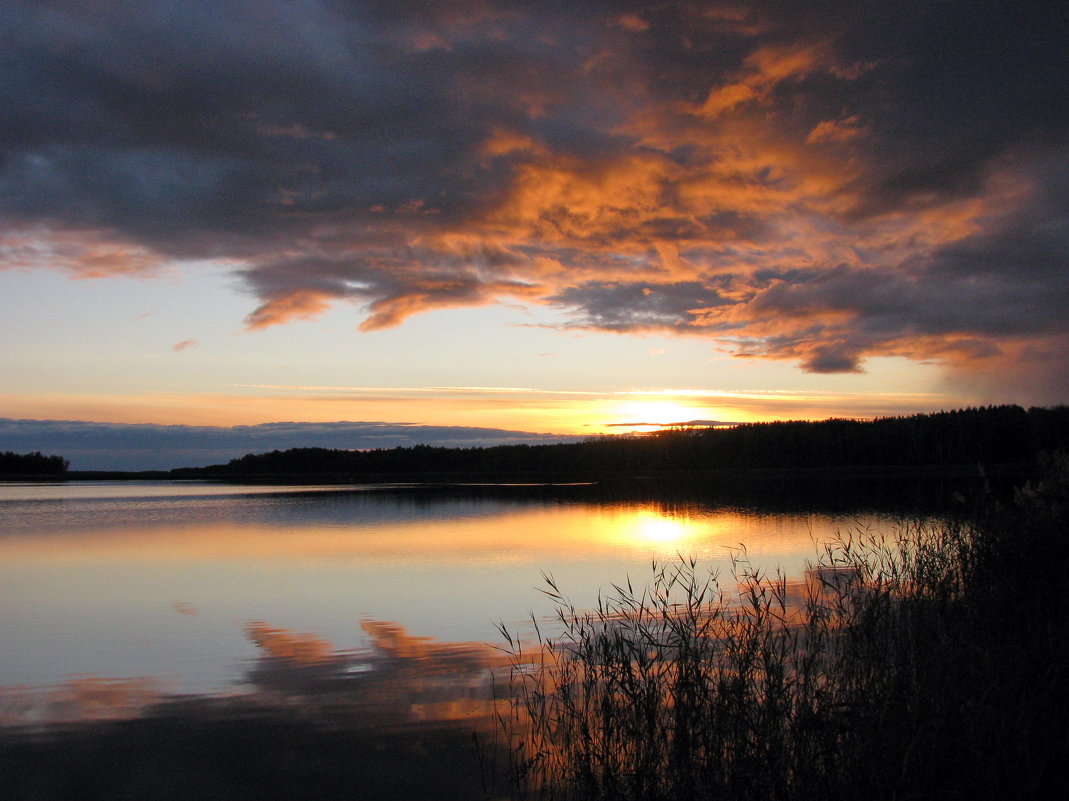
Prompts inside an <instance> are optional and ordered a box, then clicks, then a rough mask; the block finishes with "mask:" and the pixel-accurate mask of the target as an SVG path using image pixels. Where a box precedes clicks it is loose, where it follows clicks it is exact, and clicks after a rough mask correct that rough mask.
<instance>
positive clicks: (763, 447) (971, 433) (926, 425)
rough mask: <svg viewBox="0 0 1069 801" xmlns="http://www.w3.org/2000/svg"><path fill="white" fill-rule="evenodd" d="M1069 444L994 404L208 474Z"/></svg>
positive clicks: (625, 468)
mask: <svg viewBox="0 0 1069 801" xmlns="http://www.w3.org/2000/svg"><path fill="white" fill-rule="evenodd" d="M1066 448H1069V407H1067V406H1059V407H1055V408H1031V409H1028V410H1025V409H1023V408H1021V407H1020V406H988V407H983V408H973V409H962V410H958V411H949V412H937V413H933V414H917V415H912V416H908V417H888V418H880V419H876V420H872V421H859V420H846V419H830V420H824V421H821V422H801V421H792V422H775V423H745V424H740V425H737V426H734V427H732V428H690V429H683V430H678V429H674V430H665V431H659V432H654V433H650V434H636V435H618V436H605V437H594V438H591V439H588V440H586V441H584V442H577V443H568V444H553V445H499V446H494V447H488V448H477V447H473V448H445V447H433V446H429V445H416V446H413V447H397V448H391V449H378V450H368V451H351V450H339V449H330V448H292V449H289V450H285V451H278V450H276V451H272V452H270V453H262V454H248V455H246V456H243V457H241V458H239V459H233V460H231V461H230V462H229V463H227V464H225V465H217V466H214V467H211V468H205V469H204V471H203V472H207V473H210V474H212V475H217V476H220V477H234V478H239V477H242V476H250V477H252V476H267V475H302V474H334V475H342V474H345V475H350V476H389V475H406V476H408V475H413V476H415V475H443V476H444V475H457V476H465V475H468V476H498V477H506V476H511V475H520V474H522V475H528V476H530V475H540V476H545V477H573V478H578V477H584V476H595V475H603V474H605V473H607V472H616V473H620V472H628V473H633V474H635V473H650V474H654V473H660V472H665V471H687V470H724V469H764V468H844V467H927V466H949V465H977V464H980V465H1007V464H1032V463H1034V462H1035V461H1036V460H1037V459H1038V458H1039V456H1040V454H1042V453H1045V452H1046V453H1050V452H1053V451H1056V450H1059V449H1066ZM176 472H184V471H176ZM197 472H201V471H197Z"/></svg>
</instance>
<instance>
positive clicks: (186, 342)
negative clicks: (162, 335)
mask: <svg viewBox="0 0 1069 801" xmlns="http://www.w3.org/2000/svg"><path fill="white" fill-rule="evenodd" d="M199 344H200V343H199V342H198V341H197V340H195V339H183V340H182V341H181V342H176V343H175V344H173V345H171V350H173V351H175V352H181V351H183V350H188V349H189V348H195V347H197V345H199Z"/></svg>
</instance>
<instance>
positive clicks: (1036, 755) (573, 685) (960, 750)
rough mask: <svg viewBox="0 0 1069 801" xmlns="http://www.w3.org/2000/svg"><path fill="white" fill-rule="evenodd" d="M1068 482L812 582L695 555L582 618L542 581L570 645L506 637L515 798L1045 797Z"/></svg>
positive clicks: (1065, 754)
mask: <svg viewBox="0 0 1069 801" xmlns="http://www.w3.org/2000/svg"><path fill="white" fill-rule="evenodd" d="M1060 475H1061V478H1058V479H1057V480H1056V481H1054V482H1052V483H1050V484H1049V485H1047V486H1043V487H1040V488H1038V489H1037V488H1031V489H1028V490H1027V491H1025V492H1023V493H1020V494H1019V503H1018V504H1017V505H1016V506H1015V507H1014V508H1013V509H985V510H984V512H983V513H982V514H975V515H973V518H972V520H971V521H969V522H963V521H959V522H943V523H940V524H937V525H936V524H922V523H909V524H903V525H902V527H901V528H900V531H899V534H898V536H897V537H896V538H894V539H893V540H886V539H882V538H879V537H875V536H873V535H872V534H871V533H869V532H866V531H861V530H857V531H851V532H846V533H844V534H843V535H842V536H840V538H839V539H838V540H837V541H836V542H834V543H831V544H829V545H828V546H827V548H826V550H825V552H824V554H823V555H822V557H821V558H820V559H819V560H818V561H817V562H816V564H814V565H813V566H812V567H811V569H810V570H809V571H807V581H806V582H805V583H804V584H801V585H798V584H792V583H789V582H788V581H787V580H786V579H785V578H784V576H782V575H778V574H775V575H766V574H763V573H760V572H759V571H757V570H755V569H753V568H752V567H751V566H750V565H749V563H748V562H747V561H746V560H745V558H740V559H738V560H736V561H735V562H734V565H733V571H732V575H731V576H730V580H726V581H725V580H721V579H720V577H719V576H718V575H716V574H715V573H712V572H710V571H708V570H706V569H704V568H702V566H700V565H699V564H698V563H697V562H696V561H695V560H693V559H688V558H684V557H680V558H679V559H678V560H677V561H675V562H673V563H671V564H660V565H658V564H655V565H653V569H652V575H651V578H650V581H649V582H648V583H647V584H645V585H643V586H640V587H637V588H636V587H634V586H633V585H632V584H631V583H630V581H627V582H624V583H622V584H619V585H613V587H612V592H611V594H609V595H607V596H605V597H603V598H601V599H600V600H599V602H598V604H597V607H596V608H595V609H593V610H577V609H576V608H575V607H574V606H573V605H572V603H571V602H570V601H569V599H568V597H567V596H566V594H565V593H564V592H563V591H562V590H561V589H560V588H559V587H558V586H557V584H556V583H555V582H554V580H553V579H552V577H549V576H547V577H545V582H546V584H545V587H544V590H543V591H544V592H545V594H546V595H547V596H548V597H549V598H550V599H551V600H552V601H553V602H554V604H555V605H556V610H557V617H558V622H559V626H558V627H555V629H559V633H557V634H554V635H553V636H552V637H549V636H545V635H543V634H542V633H541V632H539V630H538V627H537V624H536V632H538V633H537V638H536V639H537V641H536V643H535V644H534V645H533V646H530V647H525V646H524V645H523V644H522V643H520V641H519V639H518V638H517V637H516V636H515V635H513V634H512V633H511V632H509V631H508V630H506V629H504V628H502V634H503V636H504V637H505V638H506V642H507V643H508V645H507V650H509V652H510V654H511V660H512V674H511V679H510V703H509V704H508V707H507V710H508V711H507V712H506V713H504V714H503V715H502V729H503V733H504V735H505V738H506V741H507V744H508V749H509V753H510V754H511V776H512V780H513V784H512V794H513V797H514V798H523V799H528V798H545V799H612V800H614V801H615V800H616V799H619V800H620V801H632V800H633V801H640V799H641V801H656V800H657V799H676V800H678V799H706V798H708V799H713V798H725V799H776V800H777V801H780V800H784V799H808V798H820V799H831V800H832V801H834V799H840V798H841V799H856V798H871V799H880V798H888V799H891V798H895V799H901V798H952V797H964V796H968V795H979V796H984V795H990V793H991V792H998V793H1002V794H1003V795H1006V796H1013V797H1020V796H1028V795H1030V794H1040V793H1042V792H1045V791H1046V790H1047V788H1048V787H1050V786H1051V782H1054V781H1055V780H1057V779H1058V772H1059V771H1060V770H1061V769H1062V767H1063V766H1064V764H1065V759H1067V758H1069V748H1067V745H1066V742H1067V738H1066V734H1065V732H1064V728H1065V727H1064V720H1065V719H1066V717H1065V713H1066V712H1067V711H1069V705H1067V703H1066V690H1065V687H1066V681H1067V679H1069V670H1067V665H1069V659H1067V654H1066V646H1065V642H1064V635H1065V633H1066V628H1065V623H1066V618H1067V616H1066V614H1065V611H1066V609H1065V607H1066V604H1065V600H1064V599H1065V595H1066V594H1065V590H1066V587H1065V583H1066V582H1065V555H1066V553H1065V552H1066V549H1065V537H1064V534H1065V530H1064V529H1065V527H1064V524H1063V523H1064V521H1063V512H1062V509H1063V508H1064V498H1065V497H1069V493H1066V492H1065V486H1067V485H1069V482H1067V481H1066V480H1065V478H1064V476H1065V475H1069V471H1066V470H1065V469H1064V467H1063V469H1062V470H1061V474H1060ZM1059 482H1060V483H1059ZM1037 561H1039V562H1042V561H1045V562H1046V564H1045V565H1044V567H1043V568H1042V569H1040V568H1039V567H1037V566H1036V562H1037ZM1026 589H1027V591H1028V592H1030V593H1034V595H1029V596H1027V597H1024V596H1023V595H1022V590H1026Z"/></svg>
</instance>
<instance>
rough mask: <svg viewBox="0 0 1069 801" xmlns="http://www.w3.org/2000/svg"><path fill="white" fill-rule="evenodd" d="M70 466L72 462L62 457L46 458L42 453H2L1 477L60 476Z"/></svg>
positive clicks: (0, 456) (0, 454)
mask: <svg viewBox="0 0 1069 801" xmlns="http://www.w3.org/2000/svg"><path fill="white" fill-rule="evenodd" d="M70 466H71V465H70V462H69V461H67V460H66V459H64V458H63V457H62V456H45V455H44V454H43V453H41V452H40V451H34V452H33V453H15V452H13V451H3V452H2V453H0V475H41V476H51V475H59V474H61V473H66V472H67V471H68V470H69V469H70Z"/></svg>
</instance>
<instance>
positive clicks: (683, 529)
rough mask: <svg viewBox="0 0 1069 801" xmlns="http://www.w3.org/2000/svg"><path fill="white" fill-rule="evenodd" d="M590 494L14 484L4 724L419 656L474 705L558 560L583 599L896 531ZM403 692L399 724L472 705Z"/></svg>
mask: <svg viewBox="0 0 1069 801" xmlns="http://www.w3.org/2000/svg"><path fill="white" fill-rule="evenodd" d="M575 496H576V498H575V499H574V500H570V499H561V498H560V497H559V496H558V497H554V498H553V499H552V500H550V499H542V500H538V499H534V500H532V499H531V498H526V499H504V498H493V497H465V496H463V495H461V494H454V495H449V496H443V495H442V494H441V493H435V492H431V491H428V490H421V489H420V488H418V487H413V488H407V489H405V488H398V487H394V488H386V489H383V488H372V487H357V488H353V487H247V486H220V485H209V484H199V483H195V482H146V483H138V484H133V483H92V484H36V485H27V484H0V722H3V723H6V724H9V725H10V724H36V723H43V722H48V721H55V720H72V719H106V718H109V717H120V716H123V715H130V714H136V713H137V712H138V711H139V710H142V709H144V708H146V707H147V706H150V705H152V704H155V703H158V702H159V701H160V700H161V699H168V698H174V697H175V696H176V695H178V694H198V695H207V696H212V697H216V698H230V697H241V696H247V695H249V694H255V693H264V692H271V693H274V695H273V696H272V697H273V698H277V697H278V696H279V695H280V694H282V695H284V694H285V693H290V694H299V695H301V696H302V697H303V698H305V699H307V698H309V697H312V696H314V694H315V693H316V692H325V690H323V688H324V687H326V686H327V684H329V687H330V692H331V693H333V694H334V695H332V696H331V697H332V698H333V699H334V700H335V701H336V699H337V688H338V686H341V685H339V684H338V681H341V680H343V679H346V680H350V684H348V685H345V686H347V687H356V686H358V684H359V682H360V681H363V682H364V684H365V685H366V684H367V681H368V677H369V676H371V675H372V674H375V675H378V673H381V672H382V671H384V670H386V669H387V668H389V669H390V670H393V671H394V672H395V673H396V671H397V668H398V665H400V664H402V662H403V660H406V659H407V660H409V661H408V662H406V663H405V664H410V665H423V666H427V665H430V666H431V667H432V668H433V669H432V670H430V673H432V674H434V675H440V676H448V677H451V678H453V679H455V678H456V677H458V676H460V677H462V679H463V681H462V684H463V685H464V687H465V688H466V689H465V690H464V692H463V693H461V695H462V696H463V697H465V698H468V699H469V700H470V699H472V698H475V697H476V696H477V694H478V693H476V692H475V691H474V690H473V689H472V688H473V687H474V686H475V685H477V684H478V683H479V681H482V679H480V678H479V671H478V670H477V669H476V667H477V666H479V665H483V666H485V665H488V664H492V663H494V661H495V656H494V655H495V654H496V651H495V650H494V649H493V648H490V647H488V646H487V645H485V644H486V643H490V644H494V645H496V644H501V642H502V641H501V637H500V635H499V634H498V633H497V632H496V630H495V628H494V624H495V623H497V622H499V621H503V622H505V623H506V624H507V625H508V626H509V627H511V628H516V629H522V628H523V626H524V624H525V621H529V618H530V615H531V614H532V613H533V614H534V615H535V616H536V617H543V616H548V615H550V614H551V613H552V607H551V606H550V605H549V603H548V602H547V601H546V599H545V598H544V597H543V596H542V595H541V593H539V592H538V589H537V588H538V587H539V586H540V585H541V583H542V579H541V574H542V573H543V572H545V573H548V574H552V575H553V576H554V577H555V579H556V580H557V583H558V585H559V586H561V588H562V589H564V590H565V591H567V592H568V593H569V594H570V595H571V597H572V599H573V601H574V602H575V603H576V605H577V606H587V605H592V604H593V603H594V602H595V599H596V597H597V593H598V591H599V589H608V588H609V587H610V584H611V582H619V581H622V580H624V579H625V578H626V577H627V576H630V577H631V578H632V580H633V581H635V582H638V583H644V582H645V581H646V579H647V578H648V577H649V575H650V562H651V560H659V561H665V560H671V559H673V558H675V556H676V554H686V555H694V556H697V557H699V558H700V559H701V560H702V562H703V563H705V564H708V565H709V566H710V567H719V568H720V569H721V571H722V575H729V574H730V564H731V562H730V560H731V556H732V554H738V553H739V548H740V545H742V544H745V546H746V553H747V556H748V558H749V560H750V561H751V563H754V564H756V565H759V566H763V567H765V568H767V569H770V570H771V569H775V568H776V567H781V568H782V569H783V570H784V571H785V572H786V573H787V574H788V575H795V576H797V575H800V574H801V572H802V570H803V568H804V566H805V564H806V562H807V561H809V560H812V559H813V558H814V557H815V555H816V553H817V549H818V548H819V547H820V544H821V543H822V542H824V541H826V540H829V539H831V538H833V537H834V535H835V533H836V532H837V531H838V530H841V529H847V528H852V527H854V526H858V525H860V526H864V527H869V528H875V529H885V530H890V529H891V527H892V525H893V524H892V523H891V521H890V520H888V519H879V518H873V517H866V518H858V517H831V516H822V515H784V514H762V513H759V512H755V511H743V510H737V509H734V510H733V509H717V508H708V507H702V506H700V505H692V506H687V505H684V506H679V505H676V506H671V507H668V506H664V505H661V504H656V503H635V504H627V503H614V504H603V503H590V502H583V501H582V490H581V488H576V491H575ZM443 666H444V667H443ZM473 666H476V667H473ZM377 672H378V673H377ZM424 673H426V671H424ZM410 674H411V671H409V673H407V674H405V675H409V676H410ZM421 675H423V679H421V682H422V683H420V684H419V686H420V687H421V688H423V689H421V690H420V692H425V691H426V682H425V681H424V679H425V675H424V674H421ZM316 682H319V683H318V684H316ZM323 682H327V684H324V683H323ZM360 686H363V685H360ZM376 686H379V685H376ZM406 687H407V689H406V688H405V687H402V688H401V689H396V688H395V690H396V693H400V694H401V695H404V694H405V693H406V692H407V693H409V695H410V696H411V697H410V698H409V701H410V703H409V702H405V701H404V699H403V698H401V699H400V700H399V701H398V703H399V704H400V707H399V708H401V710H402V711H401V712H399V713H397V714H399V715H401V717H405V716H407V717H408V718H409V719H417V718H419V719H422V718H427V717H434V716H440V717H448V716H450V715H454V716H455V715H462V714H464V713H463V710H460V711H458V709H459V707H457V702H456V698H455V697H453V698H450V697H446V696H444V695H442V694H441V693H439V695H437V696H435V698H436V699H437V700H435V701H434V702H433V703H432V702H431V701H428V700H427V699H426V698H416V697H415V695H412V693H413V692H414V691H413V690H412V688H411V687H410V686H407V685H406ZM317 688H318V689H317ZM380 690H381V687H380ZM435 704H437V706H435ZM450 704H452V706H450ZM395 711H396V710H395Z"/></svg>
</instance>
